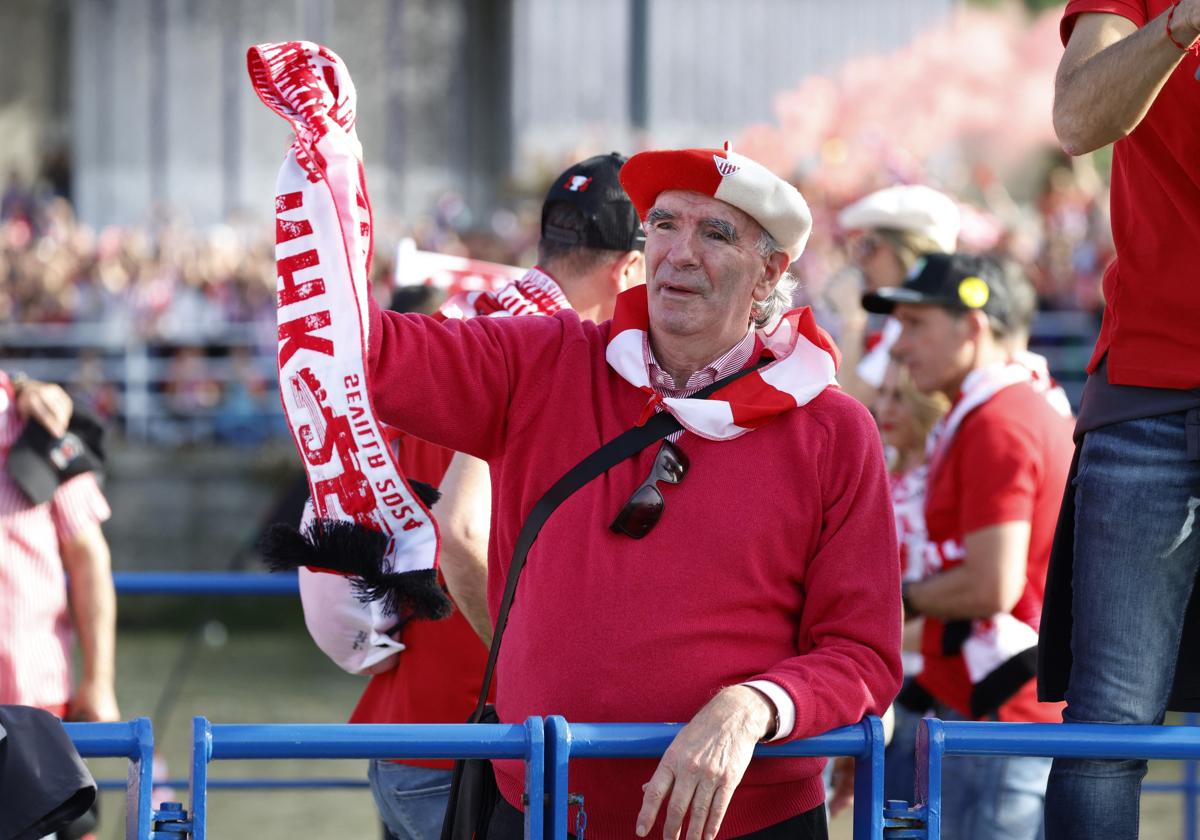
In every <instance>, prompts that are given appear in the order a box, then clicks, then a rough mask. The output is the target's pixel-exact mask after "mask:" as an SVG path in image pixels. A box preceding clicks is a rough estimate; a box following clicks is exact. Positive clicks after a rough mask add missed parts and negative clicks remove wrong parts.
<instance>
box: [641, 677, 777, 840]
mask: <svg viewBox="0 0 1200 840" xmlns="http://www.w3.org/2000/svg"><path fill="white" fill-rule="evenodd" d="M774 716H775V710H774V708H773V707H772V705H771V702H770V701H769V700H768V699H767V698H766V697H765V696H763V695H762V694H760V693H759V692H758V691H756V690H754V689H753V688H750V687H748V686H744V685H735V686H731V687H730V688H725V689H722V690H721V691H720V692H719V693H718V694H717V696H716V697H714V698H713V699H712V700H710V701H709V702H708V703H707V705H705V707H704V708H703V709H701V710H700V711H699V712H697V713H696V716H695V717H694V718H692V720H691V723H689V724H688V725H687V726H685V727H684V728H683V729H682V730H680V732H679V734H678V735H676V736H675V740H674V741H672V742H671V746H669V747H667V751H666V753H664V754H663V757H662V761H660V762H659V764H658V768H657V769H656V770H655V771H654V775H653V776H651V777H650V781H649V782H648V783H647V784H646V785H645V786H644V787H643V788H642V789H643V790H644V791H645V792H646V794H645V796H644V797H643V798H642V810H641V812H640V813H639V814H638V819H637V835H638V836H639V837H645V836H646V835H647V834H648V833H649V832H650V828H651V826H653V825H654V822H655V820H656V819H658V812H659V810H660V809H661V808H662V806H663V803H664V802H666V803H667V813H666V822H665V824H664V826H663V837H664V838H666V840H676V838H678V837H679V831H680V828H681V827H682V826H683V819H684V817H685V816H687V815H688V814H690V815H691V822H690V824H689V826H688V833H687V840H712V838H714V837H716V836H717V832H718V831H719V830H720V828H721V822H722V821H723V820H724V819H725V811H726V809H728V807H729V801H730V800H731V799H732V798H733V791H734V790H735V789H736V788H737V786H738V784H739V783H740V782H741V780H742V776H743V775H744V774H745V772H746V767H747V765H749V763H750V758H751V756H752V755H753V754H754V747H755V745H756V744H758V742H759V741H760V740H762V738H763V737H764V736H765V735H766V734H767V732H768V729H769V727H770V726H771V725H772V723H773V720H774Z"/></svg>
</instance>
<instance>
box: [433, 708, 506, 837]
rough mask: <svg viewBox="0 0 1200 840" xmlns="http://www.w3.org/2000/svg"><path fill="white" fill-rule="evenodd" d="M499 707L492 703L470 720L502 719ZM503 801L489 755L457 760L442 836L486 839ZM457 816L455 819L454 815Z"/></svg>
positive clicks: (496, 720)
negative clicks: (499, 714) (499, 803)
mask: <svg viewBox="0 0 1200 840" xmlns="http://www.w3.org/2000/svg"><path fill="white" fill-rule="evenodd" d="M499 722H500V718H499V716H498V715H497V714H496V707H495V706H493V705H492V704H491V703H488V704H487V705H485V706H484V707H483V713H482V715H481V716H480V718H479V719H478V720H476V719H475V715H471V718H470V720H468V721H467V723H499ZM499 801H500V789H499V788H498V787H497V786H496V774H495V773H494V772H493V771H492V762H490V761H488V760H487V759H486V758H467V759H462V760H459V761H456V762H454V773H453V774H452V775H451V776H450V801H449V802H447V803H446V818H445V820H444V821H443V822H442V840H448V838H464V840H470V838H471V837H476V838H479V840H484V838H486V837H487V831H488V826H489V825H491V822H492V812H493V811H495V810H496V804H497V803H498V802H499ZM451 816H453V819H451Z"/></svg>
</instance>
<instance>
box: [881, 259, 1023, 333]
mask: <svg viewBox="0 0 1200 840" xmlns="http://www.w3.org/2000/svg"><path fill="white" fill-rule="evenodd" d="M898 303H914V304H925V305H929V306H941V307H944V308H946V309H949V310H952V311H955V312H970V311H972V310H976V309H978V310H981V311H983V312H984V313H985V314H986V315H989V316H991V317H993V318H995V319H996V320H997V321H999V322H1000V323H1002V324H1005V325H1007V326H1011V321H1012V319H1013V317H1014V305H1013V304H1014V301H1013V289H1012V287H1011V281H1010V279H1009V276H1008V274H1007V272H1005V270H1004V266H1002V265H1001V264H1000V262H999V261H997V260H995V259H993V258H991V257H980V256H975V255H972V254H926V255H925V256H923V257H920V258H919V259H918V260H917V261H916V263H915V264H914V265H913V268H912V271H910V272H909V274H908V277H907V278H906V279H905V281H904V284H903V285H901V286H896V287H892V288H885V289H877V290H876V291H874V292H869V293H868V294H865V295H863V297H862V305H863V309H865V310H867V311H868V312H876V313H879V314H882V315H890V314H891V312H892V310H893V309H895V308H896V304H898Z"/></svg>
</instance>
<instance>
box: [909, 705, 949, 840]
mask: <svg viewBox="0 0 1200 840" xmlns="http://www.w3.org/2000/svg"><path fill="white" fill-rule="evenodd" d="M945 754H946V733H945V730H944V729H943V727H942V722H941V721H940V720H938V719H937V718H925V719H924V720H922V721H920V723H918V724H917V789H916V799H917V801H916V805H917V807H918V808H923V809H924V813H925V832H926V833H925V836H926V838H927V840H941V837H942V759H943V757H944V756H945Z"/></svg>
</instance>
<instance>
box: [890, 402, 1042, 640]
mask: <svg viewBox="0 0 1200 840" xmlns="http://www.w3.org/2000/svg"><path fill="white" fill-rule="evenodd" d="M954 446H956V447H961V451H960V453H956V457H955V464H956V465H957V467H958V468H961V469H965V470H968V471H969V473H968V475H967V476H966V477H965V478H964V481H963V482H962V486H964V487H967V488H969V490H968V492H966V493H964V494H963V498H962V499H961V500H960V501H959V523H960V527H961V528H962V532H963V534H965V537H964V538H963V548H964V550H965V552H966V556H965V557H964V558H963V562H962V564H961V565H958V566H955V567H953V568H951V569H947V570H945V571H942V572H939V573H937V574H935V575H931V576H930V577H928V578H926V579H925V580H922V581H916V582H914V583H911V584H908V586H907V587H906V588H905V597H906V598H907V600H908V603H909V604H910V605H911V606H912V607H913V608H914V610H915V611H917V612H918V613H922V614H925V615H930V616H934V617H935V618H941V619H946V620H955V619H975V618H988V617H989V616H993V615H995V614H996V613H1002V612H1009V611H1011V610H1012V608H1013V607H1014V606H1015V605H1016V603H1017V601H1018V600H1020V598H1021V593H1023V592H1024V591H1025V584H1026V564H1027V563H1028V559H1029V534H1030V522H1032V520H1033V505H1034V500H1035V497H1036V492H1037V481H1038V475H1039V472H1040V462H1039V460H1038V456H1037V453H1038V451H1039V450H1038V448H1037V445H1036V443H1035V442H1034V441H1031V440H1029V439H1028V438H1027V437H1025V436H1023V435H1021V434H1020V432H1019V431H1018V430H1016V429H1014V428H1013V427H1012V426H1011V425H1010V424H1007V423H1003V422H989V423H988V424H986V425H983V426H979V425H976V426H973V427H972V428H970V429H969V430H968V429H964V430H963V432H960V436H959V439H958V440H956V441H955V442H954Z"/></svg>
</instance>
